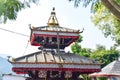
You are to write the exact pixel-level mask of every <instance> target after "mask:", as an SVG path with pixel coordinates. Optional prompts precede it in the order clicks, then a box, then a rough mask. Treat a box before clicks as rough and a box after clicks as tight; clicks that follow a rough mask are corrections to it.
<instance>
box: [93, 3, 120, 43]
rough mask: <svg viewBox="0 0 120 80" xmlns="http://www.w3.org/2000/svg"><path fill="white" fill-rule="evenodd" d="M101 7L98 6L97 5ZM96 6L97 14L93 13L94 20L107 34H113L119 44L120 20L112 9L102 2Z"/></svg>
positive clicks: (106, 35) (112, 36)
mask: <svg viewBox="0 0 120 80" xmlns="http://www.w3.org/2000/svg"><path fill="white" fill-rule="evenodd" d="M97 5H99V7H97V8H96V6H97ZM96 6H95V7H94V11H95V14H93V15H92V17H91V19H92V22H93V23H94V24H95V26H97V27H98V28H99V29H100V30H101V31H102V32H103V33H104V35H105V37H108V36H111V38H112V39H113V40H115V41H116V43H117V44H120V27H119V26H120V20H119V19H117V18H116V17H115V16H114V15H113V14H112V13H110V11H109V10H108V9H107V8H106V7H105V6H104V5H103V4H102V3H101V2H100V3H98V4H96Z"/></svg>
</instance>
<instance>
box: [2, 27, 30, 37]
mask: <svg viewBox="0 0 120 80" xmlns="http://www.w3.org/2000/svg"><path fill="white" fill-rule="evenodd" d="M0 29H1V30H3V31H7V32H11V33H14V34H18V35H21V36H26V37H30V36H28V35H25V34H22V33H18V32H14V31H11V30H7V29H3V28H0Z"/></svg>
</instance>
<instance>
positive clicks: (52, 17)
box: [47, 7, 59, 27]
mask: <svg viewBox="0 0 120 80" xmlns="http://www.w3.org/2000/svg"><path fill="white" fill-rule="evenodd" d="M47 24H48V26H50V27H55V26H59V23H58V20H57V17H56V13H55V7H53V10H52V12H51V15H50V17H49V19H48V23H47Z"/></svg>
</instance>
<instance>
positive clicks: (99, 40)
mask: <svg viewBox="0 0 120 80" xmlns="http://www.w3.org/2000/svg"><path fill="white" fill-rule="evenodd" d="M53 7H55V12H56V16H57V19H58V21H59V24H60V26H62V27H67V28H71V29H77V30H82V29H83V28H84V32H83V33H82V34H81V35H82V36H83V41H82V43H80V44H81V45H82V47H84V48H91V49H95V48H96V45H97V44H101V45H105V46H106V48H109V47H110V46H112V45H113V44H114V41H112V40H111V38H105V37H104V35H103V34H102V32H101V31H100V30H98V29H97V27H95V26H94V24H93V23H92V22H91V19H90V16H91V13H90V6H88V7H87V8H84V7H82V6H79V7H78V8H75V7H74V3H73V2H69V1H68V0H40V3H39V4H38V5H35V4H31V8H26V9H23V10H21V11H20V12H19V13H18V17H17V19H16V20H14V21H8V22H7V23H6V24H0V28H2V29H7V30H10V31H14V32H17V33H21V34H25V35H28V36H30V29H29V26H28V25H29V24H31V25H32V26H34V27H39V26H45V25H47V21H48V18H49V17H50V13H51V11H52V8H53ZM28 36H23V35H18V34H15V33H11V32H8V31H4V30H1V29H0V55H10V56H12V57H20V56H23V55H26V54H30V53H34V52H37V51H38V47H34V46H31V45H30V43H29V39H30V37H28ZM69 50H70V47H67V48H66V49H65V51H69Z"/></svg>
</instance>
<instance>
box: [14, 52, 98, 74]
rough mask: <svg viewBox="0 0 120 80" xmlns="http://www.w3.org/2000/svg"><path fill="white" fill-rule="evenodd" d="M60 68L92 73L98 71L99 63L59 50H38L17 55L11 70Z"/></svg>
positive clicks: (18, 71) (24, 70)
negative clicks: (57, 51) (20, 55)
mask: <svg viewBox="0 0 120 80" xmlns="http://www.w3.org/2000/svg"><path fill="white" fill-rule="evenodd" d="M36 69H37V70H41V69H42V70H60V71H68V70H69V71H79V72H81V73H92V72H98V71H100V64H99V63H98V62H96V61H94V60H92V59H89V58H86V57H82V56H78V55H75V54H72V53H65V52H64V51H60V52H59V54H57V53H56V52H54V51H51V50H47V51H44V52H42V51H40V52H35V53H32V54H28V55H25V56H22V57H18V58H16V59H15V60H14V62H13V71H15V72H17V73H24V72H27V71H29V70H36Z"/></svg>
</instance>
